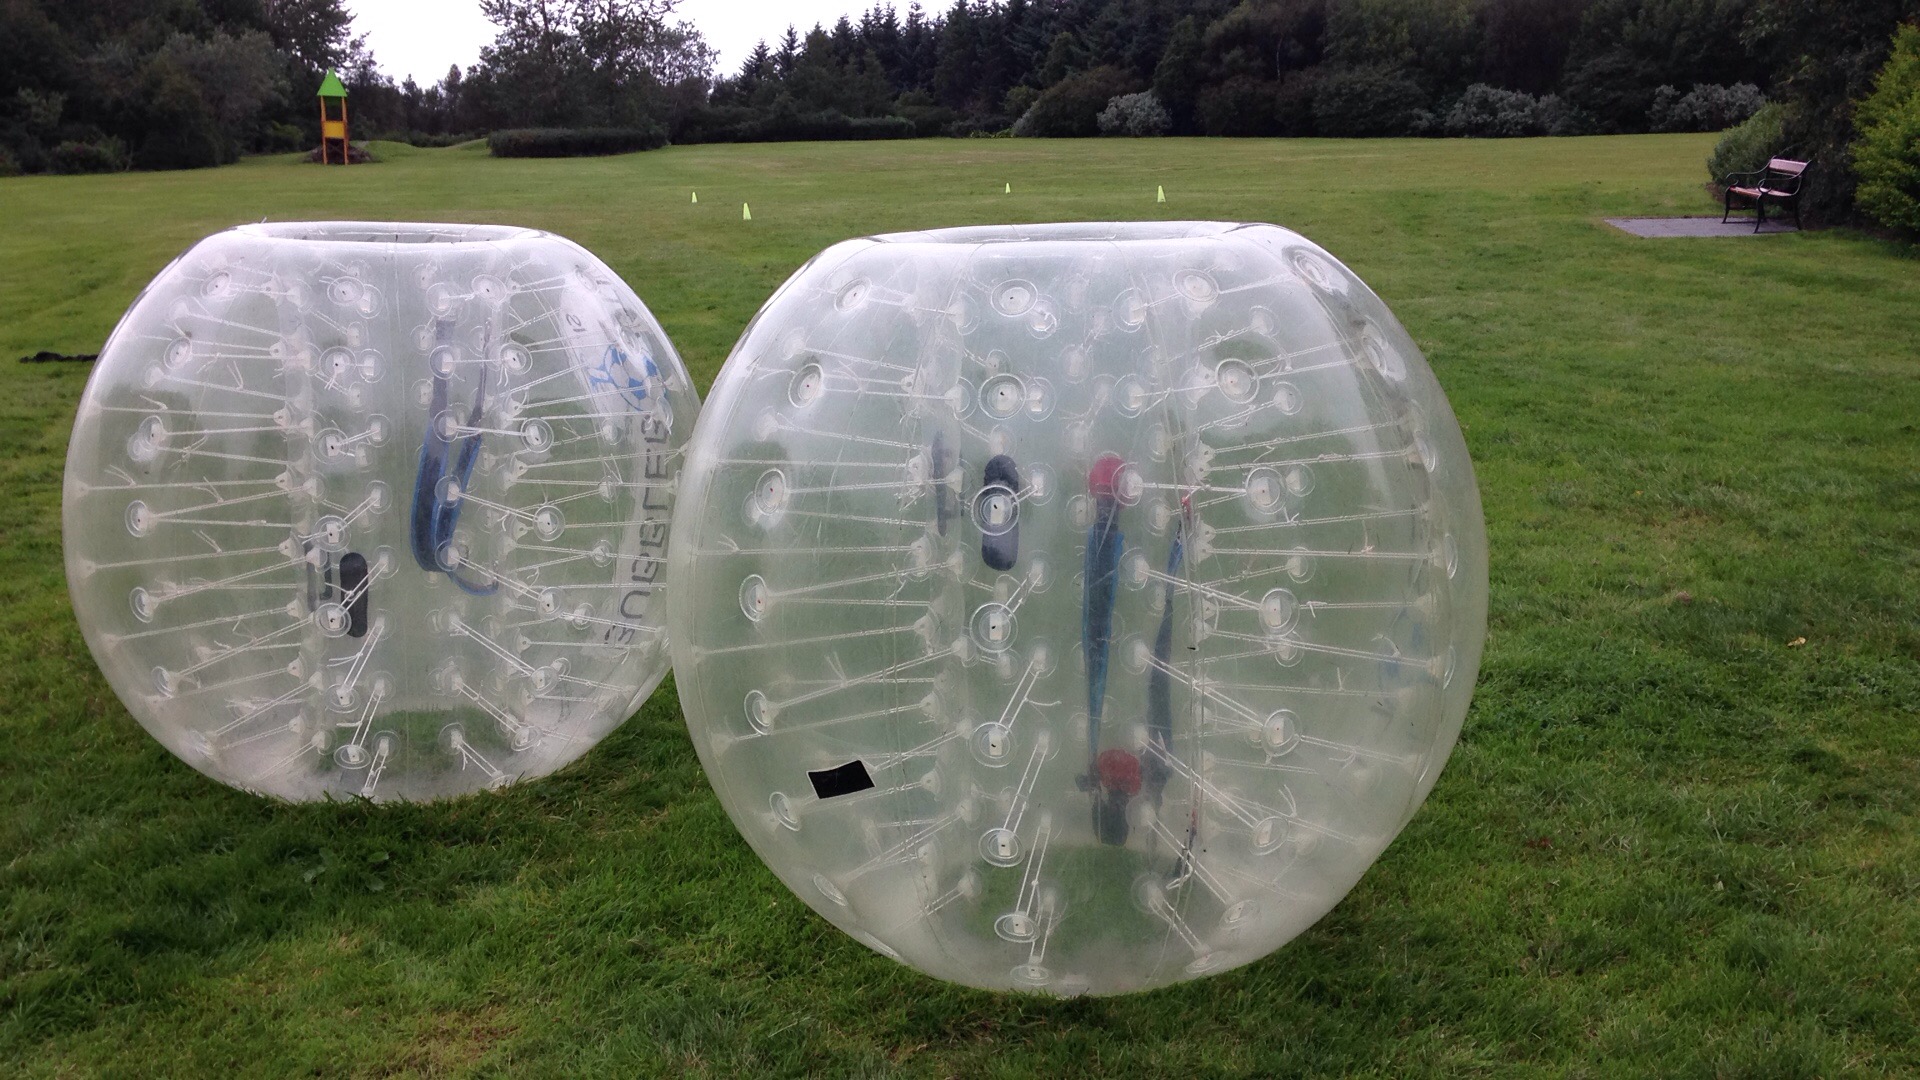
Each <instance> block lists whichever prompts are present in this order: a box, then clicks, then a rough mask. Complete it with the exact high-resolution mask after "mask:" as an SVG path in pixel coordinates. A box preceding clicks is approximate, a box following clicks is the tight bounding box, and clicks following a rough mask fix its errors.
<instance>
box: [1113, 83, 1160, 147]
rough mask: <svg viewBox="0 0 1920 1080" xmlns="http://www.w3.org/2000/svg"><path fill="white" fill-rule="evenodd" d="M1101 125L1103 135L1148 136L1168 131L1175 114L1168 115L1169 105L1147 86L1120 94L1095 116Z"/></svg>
mask: <svg viewBox="0 0 1920 1080" xmlns="http://www.w3.org/2000/svg"><path fill="white" fill-rule="evenodd" d="M1095 120H1096V122H1097V123H1098V124H1099V125H1100V134H1102V135H1125V136H1128V137H1131V138H1145V137H1148V136H1152V135H1165V134H1166V133H1167V132H1169V131H1171V130H1172V129H1173V117H1172V116H1170V115H1168V113H1167V110H1166V107H1165V106H1163V105H1161V104H1160V99H1159V98H1158V97H1156V96H1154V93H1153V91H1151V90H1144V91H1142V92H1140V93H1138V94H1121V95H1120V96H1119V97H1116V98H1114V99H1113V100H1112V101H1109V102H1107V107H1106V108H1105V109H1102V110H1101V111H1100V115H1099V116H1098V117H1096V118H1095Z"/></svg>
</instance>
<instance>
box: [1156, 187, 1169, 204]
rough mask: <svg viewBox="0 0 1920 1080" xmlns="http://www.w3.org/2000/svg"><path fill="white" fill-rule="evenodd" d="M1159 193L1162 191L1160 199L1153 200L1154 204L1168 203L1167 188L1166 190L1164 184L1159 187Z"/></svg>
mask: <svg viewBox="0 0 1920 1080" xmlns="http://www.w3.org/2000/svg"><path fill="white" fill-rule="evenodd" d="M1159 191H1160V197H1159V198H1157V199H1155V200H1153V201H1154V202H1166V201H1167V188H1166V185H1164V184H1162V185H1159Z"/></svg>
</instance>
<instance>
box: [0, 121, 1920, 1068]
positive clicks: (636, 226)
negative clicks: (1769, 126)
mask: <svg viewBox="0 0 1920 1080" xmlns="http://www.w3.org/2000/svg"><path fill="white" fill-rule="evenodd" d="M1711 142H1712V138H1711V137H1710V136H1646V137H1632V138H1603V139H1565V140H1517V141H1504V142H1495V141H1475V142H1461V141H1444V142H1443V141H1356V142H1339V141H1280V142H1266V141H1229V142H1215V141H1138V142H1136V141H1098V142H1093V141H1088V142H1026V141H1019V142H1003V141H926V142H912V143H899V144H841V145H788V146H739V147H694V148H675V149H669V150H664V151H659V152H655V153H649V154H641V155H633V156H627V157H619V158H610V159H600V160H584V161H495V160H492V159H490V158H488V157H486V156H485V155H484V153H482V152H477V151H475V150H473V149H462V148H455V149H450V150H440V151H417V150H412V149H410V148H405V147H384V148H382V149H383V150H384V153H385V157H386V160H385V162H384V163H382V164H379V165H377V166H373V167H367V168H352V169H345V170H325V171H323V170H321V169H318V168H315V167H309V166H304V165H296V164H293V163H292V162H290V161H288V160H283V159H266V160H258V161H251V162H247V163H244V164H241V165H238V166H234V167H230V168H225V169H219V170H213V171H206V172H192V173H170V174H154V175H122V176H106V177H86V178H21V179H10V180H0V1075H4V1076H8V1077H16V1076H27V1077H40V1076H69V1075H73V1076H81V1075H107V1076H113V1075H123V1076H160V1075H178V1076H210V1075H221V1076H224V1075H257V1076H286V1075H294V1074H300V1075H314V1076H388V1075H466V1074H496V1075H516V1076H519V1075H527V1076H543V1075H550V1076H578V1075H592V1074H620V1075H630V1074H651V1075H682V1074H691V1075H706V1076H762V1075H800V1074H812V1075H827V1076H849V1075H859V1076H866V1075H875V1076H878V1075H903V1076H1006V1077H1023V1076H1033V1075H1112V1076H1149V1075H1165V1076H1182V1077H1184V1076H1193V1075H1198V1076H1269V1075H1295V1074H1300V1075H1354V1074H1359V1075H1376V1076H1407V1075H1429V1074H1433V1075H1439V1074H1445V1075H1457V1074H1475V1075H1478V1074H1487V1075H1555V1076H1559V1075H1608V1076H1611V1075H1646V1076H1754V1077H1789V1076H1809V1077H1811V1076H1822V1077H1825V1076H1844V1075H1857V1076H1882V1075H1889V1074H1903V1073H1904V1074H1909V1075H1914V1074H1920V1035H1917V1034H1916V1033H1917V1032H1920V259H1915V258H1914V257H1912V255H1911V254H1908V253H1904V252H1903V251H1902V250H1900V249H1898V248H1895V247H1892V246H1889V245H1886V244H1883V243H1881V242H1878V241H1874V240H1871V239H1867V238H1863V237H1860V236H1857V235H1853V234H1849V233H1846V232H1831V233H1818V234H1805V235H1782V236H1767V237H1761V238H1741V239H1707V240H1640V239H1635V238H1632V237H1629V236H1626V235H1624V234H1622V233H1619V232H1617V231H1615V230H1613V229H1611V228H1609V227H1608V226H1606V225H1604V224H1603V223H1602V222H1601V221H1600V218H1601V217H1603V216H1609V215H1615V216H1617V215H1653V214H1669V213H1695V214H1698V213H1709V212H1717V210H1715V209H1714V208H1713V207H1712V206H1711V205H1710V204H1709V201H1708V199H1707V197H1706V195H1705V194H1704V193H1703V192H1702V190H1701V186H1700V185H1701V181H1702V180H1703V179H1704V173H1703V169H1702V165H1701V162H1702V159H1703V158H1704V156H1705V154H1706V152H1707V151H1708V149H1709V147H1710V145H1711ZM1007 183H1011V184H1012V185H1013V193H1012V194H1011V195H1007V194H1004V193H1003V186H1004V185H1005V184H1007ZM1156 185H1164V186H1165V187H1166V191H1167V197H1168V202H1167V203H1166V204H1165V205H1159V204H1156V203H1155V202H1154V198H1153V196H1154V190H1155V187H1156ZM693 190H697V191H698V192H699V194H700V202H699V204H698V205H692V204H690V202H689V194H688V193H689V192H690V191H693ZM743 201H745V202H750V203H751V204H752V207H753V216H754V220H753V221H752V222H750V223H748V222H743V221H741V220H740V216H741V215H740V205H741V203H742V202H743ZM262 217H269V218H274V219H289V218H384V219H401V220H406V219H415V220H450V221H477V222H508V223H518V224H525V225H533V226H540V227H543V228H547V229H552V230H554V231H557V232H559V233H562V234H564V235H566V236H568V237H571V238H573V239H575V240H577V241H579V242H580V243H582V244H584V245H586V246H587V247H589V248H590V249H592V250H593V251H594V252H595V253H597V254H598V255H599V256H600V257H602V258H603V259H605V260H606V261H607V262H608V263H609V264H610V265H612V266H613V267H614V269H616V270H617V271H619V272H620V273H621V274H622V275H623V276H624V277H625V278H626V279H627V281H628V282H629V283H631V284H632V285H633V287H634V288H635V289H636V290H637V291H638V292H639V293H640V295H641V296H642V297H643V298H644V299H645V300H646V302H647V303H648V304H649V305H650V306H651V307H652V309H653V311H654V312H655V313H656V314H657V315H658V316H659V318H660V320H661V322H662V323H664V324H665V326H666V329H667V331H668V333H669V334H671V335H672V337H673V339H674V340H675V342H676V343H677V344H678V346H679V348H680V349H681V351H682V352H683V354H684V355H685V357H686V359H687V361H688V364H689V366H690V367H691V368H692V370H693V372H694V373H695V375H696V377H697V378H698V381H699V382H700V383H701V385H702V386H703V387H704V386H705V385H706V384H707V383H708V382H709V381H710V380H711V379H712V377H713V375H714V373H715V372H716V371H717V370H718V368H719V365H720V363H721V361H722V360H723V359H724V357H725V355H726V352H727V349H728V348H729V346H730V345H731V344H732V342H733V340H734V338H735V337H736V336H737V335H738V333H739V332H740V330H741V329H742V328H743V327H744V326H745V324H746V322H747V320H748V318H749V317H750V316H751V315H752V314H753V312H754V310H755V309H756V308H757V306H758V305H759V303H760V302H761V301H762V300H763V299H764V298H765V297H766V296H767V295H768V294H769V293H770V292H771V291H772V290H773V289H774V287H775V286H777V285H778V284H779V283H780V282H781V281H782V280H783V279H784V278H785V277H786V276H787V275H788V274H789V273H791V272H792V271H793V270H794V269H795V268H796V267H798V266H799V265H800V264H801V263H802V262H803V261H805V259H806V258H807V257H809V256H810V255H811V254H813V253H814V252H815V251H817V250H819V249H820V248H822V247H824V246H826V245H828V244H830V243H832V242H834V241H836V240H840V239H843V238H846V237H849V236H855V235H860V234H864V233H870V232H876V231H884V230H897V229H909V228H926V227H934V226H943V225H958V224H969V223H987V222H1003V221H1043V220H1073V219H1094V220H1102V219H1134V218H1157V217H1158V218H1171V217H1193V218H1226V219H1246V220H1267V221H1274V222H1278V223H1281V224H1284V225H1288V226H1290V227H1292V228H1295V229H1297V230H1299V231H1301V232H1303V233H1305V234H1306V235H1307V236H1309V237H1311V238H1312V239H1314V240H1316V241H1318V242H1320V243H1322V244H1324V245H1325V246H1326V247H1327V248H1329V249H1330V250H1332V251H1333V252H1334V253H1335V254H1336V255H1338V256H1340V257H1341V258H1342V259H1344V260H1345V261H1346V262H1348V263H1349V264H1350V265H1351V266H1352V267H1353V268H1354V269H1355V270H1356V271H1357V272H1358V273H1359V274H1360V275H1361V276H1362V277H1364V278H1365V279H1366V280H1367V281H1368V282H1369V283H1371V284H1372V285H1373V286H1374V287H1375V288H1376V289H1377V290H1378V291H1379V292H1380V293H1381V294H1382V295H1383V296H1384V297H1385V298H1386V300H1387V302H1388V303H1389V304H1390V305H1391V306H1392V307H1393V309H1394V311H1395V312H1396V313H1397V314H1398V315H1399V317H1400V319H1401V320H1402V321H1403V322H1404V323H1405V324H1406V325H1407V327H1408V329H1409V330H1410V331H1411V332H1412V334H1413V336H1414V337H1415V338H1416V339H1417V340H1418V341H1419V343H1420V345H1421V347H1422V348H1423V349H1424V350H1425V351H1426V353H1427V356H1428V358H1429V359H1430V360H1431V361H1432V363H1433V366H1434V368H1435V369H1436V370H1437V371H1438V373H1439V376H1440V379H1441V381H1442V382H1443V383H1444V384H1445V386H1446V389H1447V391H1448V394H1449V395H1450V396H1451V399H1452V402H1453V405H1454V408H1455V410H1456V412H1457V413H1458V415H1459V417H1460V420H1461V422H1462V424H1463V425H1464V426H1465V428H1466V436H1467V441H1468V443H1469V445H1470V446H1471V448H1472V451H1473V454H1474V460H1475V466H1476V468H1477V470H1478V473H1479V479H1480V485H1481V491H1482V494H1483V496H1484V498H1485V503H1486V513H1487V528H1488V533H1489V536H1490V539H1491V543H1492V589H1493V593H1492V620H1491V636H1490V640H1489V644H1488V649H1487V654H1486V664H1485V667H1484V669H1483V671H1482V673H1481V679H1480V684H1479V689H1478V693H1477V697H1476V700H1475V702H1474V706H1473V711H1472V713H1471V714H1470V715H1469V717H1468V720H1467V726H1466V730H1465V733H1464V736H1463V738H1462V740H1461V743H1460V746H1459V749H1458V750H1457V751H1456V752H1455V754H1454V756H1453V759H1452V762H1451V764H1450V765H1449V767H1448V769H1447V771H1446V773H1445V775H1444V776H1443V777H1442V778H1441V780H1440V782H1439V786H1438V787H1437V788H1436V789H1435V790H1434V793H1433V796H1432V798H1431V799H1430V800H1429V801H1428V803H1427V805H1426V806H1425V808H1424V809H1422V811H1421V812H1420V814H1419V815H1418V816H1417V817H1416V818H1415V819H1414V821H1413V823H1412V825H1411V826H1410V827H1409V828H1408V829H1407V831H1406V832H1405V833H1404V834H1403V835H1402V836H1401V837H1400V838H1399V840H1398V841H1397V842H1395V843H1394V845H1393V846H1392V847H1391V848H1390V849H1389V850H1388V851H1387V853H1386V854H1385V856H1384V857H1383V858H1382V859H1381V860H1380V862H1379V863H1378V864H1377V865H1376V866H1375V867H1374V868H1373V869H1372V871H1370V872H1369V874H1368V875H1367V877H1366V878H1365V879H1364V880H1363V881H1362V882H1361V883H1360V885H1359V886H1358V887H1357V888H1356V889H1355V890H1354V891H1353V892H1352V894H1351V895H1349V896H1348V897H1347V898H1346V900H1345V901H1344V902H1343V903H1341V904H1340V906H1339V907H1338V908H1336V909H1335V910H1334V911H1333V912H1332V914H1330V915H1329V916H1327V918H1326V919H1324V920H1323V921H1322V922H1321V923H1320V924H1319V925H1318V926H1316V927H1315V928H1314V929H1313V930H1312V931H1311V932H1309V933H1307V934H1305V935H1304V936H1302V937H1300V938H1299V939H1297V940H1296V941H1294V942H1293V943H1292V944H1290V945H1288V946H1287V947H1286V948H1284V949H1282V950H1280V951H1279V952H1278V953H1276V954H1275V955H1273V956H1271V957H1269V958H1267V959H1266V960H1264V961H1262V962H1260V963H1257V964H1254V965H1252V966H1250V967H1247V968H1243V969H1241V970H1237V971H1234V972H1231V973H1229V974H1226V975H1223V976H1220V977H1216V978H1212V979H1208V980H1205V981H1201V982H1194V983H1188V984H1185V985H1181V986H1177V987H1174V988H1171V989H1167V990H1163V991H1159V992H1155V993H1151V994H1145V995H1138V996H1131V997H1123V998H1109V999H1095V1000H1075V1001H1055V1000H1048V999H1039V998H1028V997H1016V996H999V995H991V994H984V993H978V992H974V991H969V990H964V989H959V988H955V987H952V986H948V985H944V984H941V983H937V982H934V981H932V980H930V979H927V978H924V977H922V976H920V975H918V974H916V973H914V972H913V971H910V970H908V969H906V968H903V967H900V966H898V965H896V964H894V963H892V962H891V961H889V960H886V959H884V958H882V957H880V956H878V955H876V954H874V953H872V952H869V951H868V950H867V949H866V948H864V947H862V946H861V945H859V944H857V943H855V942H854V941H852V940H850V939H848V938H846V937H844V936H842V935H841V934H840V933H839V932H837V931H835V930H833V929H831V928H830V927H829V926H828V925H827V924H826V923H825V922H823V921H822V920H820V919H819V918H817V917H815V916H814V915H813V914H812V913H811V912H809V911H808V910H807V909H806V908H805V907H804V906H803V905H802V904H801V903H800V902H799V901H798V900H796V899H795V898H793V897H792V896H791V895H789V894H788V893H787V891H786V890H785V889H784V888H783V887H782V886H781V885H780V884H779V883H778V882H777V881H776V880H775V879H774V878H773V876H772V875H771V874H770V873H768V872H767V871H765V870H764V869H763V868H762V867H761V865H760V864H759V862H758V861H757V860H756V859H755V858H754V856H753V855H752V853H751V852H750V851H749V850H748V849H747V847H746V845H745V844H744V843H743V842H742V841H741V840H740V839H739V838H738V836H737V835H736V834H735V832H734V830H733V828H732V826H731V825H730V824H729V822H728V821H727V818H726V817H725V815H724V814H723V813H722V812H721V810H720V808H719V805H718V804H717V803H716V802H715V800H714V798H713V795H712V793H711V791H710V790H709V788H708V787H707V785H706V783H705V781H704V779H703V777H702V775H701V772H700V769H699V766H698V764H697V763H696V761H695V758H694V755H693V752H692V750H691V748H690V746H689V743H688V740H687V737H686V732H685V729H684V726H683V724H682V721H681V718H680V714H679V710H678V707H677V704H676V702H675V699H674V696H673V693H672V689H671V683H669V684H668V686H666V687H663V688H662V690H661V691H660V692H659V693H658V694H656V695H655V696H654V697H653V699H652V701H651V702H649V704H648V705H647V706H646V708H645V710H644V711H643V712H642V713H641V714H640V715H639V716H637V717H635V718H634V719H633V721H632V722H630V723H628V724H627V725H626V726H625V727H624V728H622V729H621V730H620V731H619V732H617V733H616V734H615V735H614V736H613V737H612V738H610V739H608V740H607V741H606V742H605V743H603V744H602V745H601V746H600V747H598V748H597V749H596V750H594V751H593V752H592V753H591V754H589V755H588V756H587V757H586V758H585V759H583V760H582V761H581V762H579V763H578V764H577V765H575V766H574V767H572V768H569V769H567V770H565V771H564V772H562V773H560V774H559V775H556V776H553V777H550V778H547V779H543V780H539V781H535V782H530V783H526V784H523V785H520V786H518V787H515V788H512V789H509V790H508V791H506V792H504V793H502V794H498V795H491V796H484V797H476V798H469V799H466V800H462V801H456V802H451V803H447V804H444V805H434V806H388V807H374V806H370V805H354V804H345V805H341V804H335V805H319V806H287V805H276V804H273V803H269V802H266V801H262V800H259V799H256V798H253V797H251V796H247V795H243V794H240V793H237V792H233V791H229V790H226V789H224V788H222V787H220V786H218V785H216V784H214V783H212V782H211V781H208V780H206V779H204V778H202V777H201V776H200V775H199V774H197V773H195V772H194V771H192V770H191V769H189V768H188V767H186V766H185V765H182V764H180V763H178V762H177V761H175V760H174V759H173V758H171V757H170V756H169V755H168V754H167V753H166V752H165V751H163V750H162V749H160V747H159V746H158V745H157V744H156V743H154V742H153V741H152V740H151V739H149V738H148V737H147V736H146V735H145V734H144V733H143V732H142V731H141V730H140V728H139V727H138V726H137V725H136V724H135V723H134V722H133V721H132V720H131V719H130V718H129V717H128V715H127V713H126V712H125V710H124V709H123V708H122V707H121V706H120V704H119V703H118V702H117V701H116V700H115V698H114V696H113V694H112V693H111V692H110V691H109V690H108V688H107V686H106V684H105V682H104V681H103V680H102V678H101V677H100V675H99V673H98V672H97V671H96V669H95V667H94V665H93V662H92V660H91V658H90V657H89V656H88V653H87V651H86V648H85V646H84V645H83V644H82V642H81V638H80V634H79V631H78V629H77V627H76V626H75V623H74V619H73V614H72V611H71V609H70V607H69V604H68V599H67V592H66V585H65V581H64V580H63V574H62V569H61V559H60V478H61V471H62V467H63V463H64V457H65V452H66V440H67V433H68V430H69V427H70V424H71V421H72V415H73V410H74V405H75V402H76V401H77V399H78V397H79V394H80V391H81V387H82V384H83V382H84V380H85V378H86V375H87V370H86V368H85V366H84V365H72V364H49V365H22V364H15V363H13V362H12V361H13V357H15V356H18V355H21V354H24V353H30V352H35V351H37V350H40V349H53V350H56V351H61V352H93V351H96V350H97V349H98V348H99V346H100V344H101V342H102V341H103V340H104V339H105V337H106V335H107V333H108V331H109V330H110V329H111V328H112V326H113V324H114V322H115V320H116V319H117V318H118V317H119V315H120V313H121V311H122V310H123V309H124V308H125V307H126V306H127V305H128V304H129V303H130V302H131V301H132V300H133V298H134V296H135V295H136V293H137V292H138V291H139V289H140V288H141V286H142V285H144V284H145V283H146V281H147V280H148V279H149V278H150V277H151V276H152V275H153V274H154V273H155V272H157V271H158V270H159V269H160V268H161V267H162V266H163V265H164V264H165V263H166V262H167V261H168V260H169V259H170V258H171V257H172V256H173V255H175V254H176V253H178V252H179V251H180V250H181V249H182V248H184V247H186V246H187V245H189V244H190V243H192V242H193V241H194V240H196V239H198V238H199V237H201V236H203V235H205V234H207V233H210V232H213V231H215V230H218V229H220V228H223V227H225V226H228V225H232V224H235V223H239V222H244V221H257V220H260V219H261V218H262Z"/></svg>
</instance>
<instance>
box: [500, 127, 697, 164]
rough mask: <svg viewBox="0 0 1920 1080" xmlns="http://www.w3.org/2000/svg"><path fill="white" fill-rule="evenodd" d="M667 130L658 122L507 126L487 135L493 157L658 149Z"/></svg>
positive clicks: (568, 154) (609, 152)
mask: <svg viewBox="0 0 1920 1080" xmlns="http://www.w3.org/2000/svg"><path fill="white" fill-rule="evenodd" d="M665 145H667V133H666V131H665V129H663V128H660V127H658V126H648V127H636V128H510V129H508V130H506V131H496V132H494V133H493V134H491V135H489V136H487V149H488V150H489V151H491V152H492V153H493V156H494V157H594V156H598V155H602V154H630V153H632V152H634V151H636V150H658V149H659V148H660V147H662V146H665Z"/></svg>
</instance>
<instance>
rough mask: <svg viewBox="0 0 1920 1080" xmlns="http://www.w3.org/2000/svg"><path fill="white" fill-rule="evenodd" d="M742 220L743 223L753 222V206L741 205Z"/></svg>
mask: <svg viewBox="0 0 1920 1080" xmlns="http://www.w3.org/2000/svg"><path fill="white" fill-rule="evenodd" d="M740 220H741V221H752V220H753V207H751V206H748V205H747V204H746V203H741V204H740Z"/></svg>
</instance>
